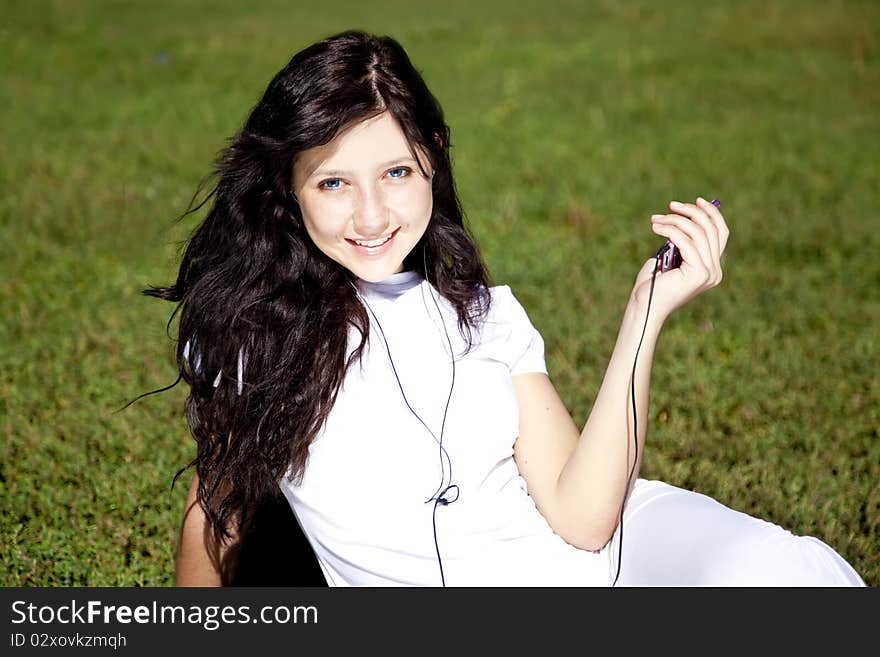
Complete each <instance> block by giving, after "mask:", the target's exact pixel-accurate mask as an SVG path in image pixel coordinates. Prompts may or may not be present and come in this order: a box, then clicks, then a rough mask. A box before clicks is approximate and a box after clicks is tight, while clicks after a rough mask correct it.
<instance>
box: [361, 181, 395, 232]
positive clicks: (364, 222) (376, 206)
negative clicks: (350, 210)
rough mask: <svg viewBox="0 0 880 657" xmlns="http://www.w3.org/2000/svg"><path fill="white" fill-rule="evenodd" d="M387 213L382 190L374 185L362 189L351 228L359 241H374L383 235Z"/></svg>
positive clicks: (386, 225)
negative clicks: (352, 227)
mask: <svg viewBox="0 0 880 657" xmlns="http://www.w3.org/2000/svg"><path fill="white" fill-rule="evenodd" d="M389 214H390V213H389V211H388V207H387V204H386V202H385V197H384V194H383V193H382V190H380V189H378V188H377V187H376V186H375V185H368V186H365V187H362V188H361V190H360V193H359V194H358V202H357V204H356V207H355V209H354V217H353V222H352V223H353V226H354V230H355V232H356V233H357V235H358V237H359V238H361V239H366V240H369V239H376V238H378V237H381V236H382V235H384V234H385V232H386V230H387V228H388V223H389Z"/></svg>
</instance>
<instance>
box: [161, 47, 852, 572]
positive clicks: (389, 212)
mask: <svg viewBox="0 0 880 657" xmlns="http://www.w3.org/2000/svg"><path fill="white" fill-rule="evenodd" d="M212 198H213V205H212V206H211V208H210V210H209V212H208V215H207V217H206V218H205V220H204V221H203V223H202V224H201V225H200V226H199V227H198V229H197V230H196V231H195V233H194V234H193V236H192V238H191V239H190V241H189V243H188V245H187V249H186V252H185V253H184V256H183V260H182V262H181V266H180V272H179V274H178V278H177V281H176V283H175V284H174V285H171V286H169V287H165V288H154V289H151V290H148V291H147V293H149V294H152V295H155V296H158V297H160V298H163V299H167V300H170V301H174V302H177V303H178V304H179V307H178V309H179V310H180V311H181V314H180V336H179V338H180V339H179V344H178V350H177V362H178V367H179V370H180V376H181V377H182V378H183V379H184V380H185V381H186V383H187V384H188V385H189V386H190V394H189V397H188V399H187V404H186V413H187V419H188V421H189V424H190V427H191V430H192V432H193V435H194V437H195V439H196V445H197V455H196V457H195V458H194V460H193V461H192V462H191V463H190V465H191V466H195V469H196V475H195V476H194V477H193V484H192V486H191V488H190V494H189V498H188V500H187V504H186V511H185V515H184V520H183V525H182V530H181V539H180V545H179V549H178V561H177V582H178V584H183V585H190V584H195V585H206V584H221V583H229V582H233V581H236V579H235V573H236V565H237V561H238V555H239V553H241V552H242V550H241V541H240V539H241V538H242V537H246V536H251V535H252V534H253V529H254V527H256V525H257V524H259V525H260V526H261V530H262V531H263V532H264V533H265V531H266V525H265V521H260V522H258V523H254V522H253V518H254V516H255V511H256V510H257V509H258V508H260V507H261V506H263V507H265V505H266V504H267V502H268V501H271V500H274V499H277V498H278V496H279V492H280V493H281V494H283V496H284V499H285V500H286V502H287V503H288V504H289V508H290V509H291V510H292V512H293V513H294V515H295V518H296V522H297V524H298V525H299V527H301V529H302V531H303V534H304V535H305V537H306V539H307V540H308V542H309V544H310V546H311V548H312V549H313V550H314V554H315V556H316V557H317V563H318V565H319V567H320V569H321V573H322V574H323V577H324V578H325V580H326V581H327V583H329V584H331V585H336V586H352V585H373V586H375V585H392V586H396V585H426V586H431V585H444V586H445V585H447V584H449V585H456V586H475V585H482V586H506V585H520V586H523V585H529V586H532V585H534V586H564V585H575V586H607V585H613V584H615V583H617V582H618V581H619V582H620V583H622V584H629V585H652V584H678V585H707V584H716V585H742V584H748V585H761V584H778V585H860V584H862V582H861V579H860V578H859V576H858V574H857V573H856V572H855V571H854V570H853V569H852V568H851V567H850V566H849V564H847V563H846V562H845V561H844V560H843V559H842V558H841V557H840V556H839V555H838V554H837V553H836V552H835V551H834V550H832V549H831V548H830V547H829V546H827V545H825V544H824V543H822V542H821V541H818V540H817V539H814V538H811V537H798V536H794V535H792V534H790V533H789V532H787V531H785V530H784V529H782V528H780V527H778V526H776V525H773V524H771V523H768V522H764V521H762V520H760V519H757V518H753V517H751V516H748V515H746V514H743V513H739V512H737V511H734V510H732V509H728V508H726V507H724V506H723V505H721V504H719V503H718V502H716V501H715V500H712V499H710V498H708V497H705V496H703V495H699V494H697V493H693V492H690V491H684V490H681V489H677V488H674V487H672V486H669V485H667V484H665V483H662V482H657V481H646V480H643V479H636V478H635V477H634V475H636V474H637V473H638V469H639V465H640V461H641V455H642V453H643V451H644V442H645V430H646V421H645V420H646V418H647V411H648V408H647V407H648V387H649V380H650V371H651V362H652V359H653V353H654V348H655V345H656V342H657V337H658V335H659V332H660V329H661V327H662V325H663V322H664V321H665V319H666V318H667V317H668V316H669V315H670V314H671V313H672V312H673V311H674V310H675V309H676V308H678V307H680V306H682V305H684V304H685V303H687V302H688V301H689V300H690V299H692V298H694V297H695V296H696V295H698V294H700V293H702V292H703V291H705V290H708V289H710V288H712V287H714V286H715V285H717V284H718V283H719V282H720V281H721V268H720V257H721V254H722V252H723V251H724V249H725V246H726V243H727V238H728V228H727V223H726V220H725V218H724V216H723V215H722V214H721V212H720V210H719V208H718V207H716V206H715V205H713V204H712V203H709V202H708V201H706V200H705V199H702V198H698V199H696V201H695V202H694V203H676V202H673V203H671V204H670V206H669V207H670V210H671V212H670V213H668V214H659V215H655V217H653V218H652V222H653V230H654V231H655V232H656V233H658V234H659V235H662V236H664V237H666V238H667V239H669V240H670V242H671V243H673V244H674V245H675V247H676V248H677V249H678V250H679V252H680V255H681V259H682V260H681V265H680V266H679V267H678V268H676V269H671V270H669V271H664V272H662V273H658V270H659V256H658V259H657V260H655V259H654V258H651V259H649V260H648V261H647V262H646V263H645V264H644V266H643V267H642V268H641V270H640V271H639V272H638V274H637V275H636V278H635V284H634V286H633V289H632V292H631V294H630V298H629V300H628V302H627V305H626V309H625V313H624V318H623V322H622V325H621V328H620V332H619V334H618V339H617V343H616V345H615V348H614V352H613V354H612V356H611V360H610V363H609V365H608V369H607V371H606V373H605V378H604V380H603V382H602V386H601V388H600V390H599V394H598V396H597V398H596V401H595V404H594V406H593V408H592V410H591V412H590V415H589V418H587V421H586V423H585V425H584V427H583V430H582V431H581V430H579V429H578V426H577V425H576V424H575V422H574V421H573V419H572V418H571V416H570V415H569V414H568V411H567V410H566V406H565V404H564V403H563V402H562V400H561V399H560V398H559V396H558V394H557V393H556V390H555V387H554V385H553V383H552V382H551V380H550V378H549V376H548V373H547V368H546V364H545V360H544V342H543V339H542V337H541V335H540V333H539V332H538V331H537V330H536V329H535V327H534V326H533V325H532V323H531V321H530V320H529V317H528V315H527V313H526V311H525V309H524V308H523V307H522V306H521V305H520V303H519V302H518V301H517V299H516V297H515V296H514V295H513V293H512V291H511V289H510V288H509V287H508V286H504V285H500V286H493V285H490V282H489V277H488V274H487V272H486V268H485V266H484V264H483V262H482V259H481V257H480V255H479V251H478V249H477V246H476V244H475V243H474V241H473V239H472V237H471V236H470V235H469V233H468V232H467V230H466V229H465V228H464V224H463V218H462V211H461V207H460V204H459V201H458V197H457V195H456V192H455V185H454V182H453V178H452V170H451V165H450V158H449V129H448V127H447V126H446V124H445V122H444V120H443V114H442V111H441V109H440V105H439V104H438V103H437V101H436V99H435V98H434V97H433V96H432V95H431V93H430V92H429V91H428V89H427V87H426V86H425V83H424V81H423V80H422V78H421V76H420V75H419V74H418V72H417V71H416V70H415V69H414V68H413V66H412V64H411V63H410V61H409V59H408V57H407V55H406V53H405V52H404V50H403V48H402V47H401V46H400V45H399V44H398V43H397V42H396V41H394V40H393V39H391V38H389V37H375V36H371V35H368V34H364V33H361V32H346V33H343V34H340V35H336V36H334V37H331V38H328V39H325V40H323V41H321V42H319V43H316V44H314V45H312V46H310V47H308V48H306V49H305V50H303V51H302V52H300V53H298V54H296V55H295V56H294V57H293V59H292V60H291V61H290V63H289V64H288V65H287V66H285V67H284V69H282V70H281V71H280V72H279V73H278V74H277V75H276V77H275V78H274V79H273V80H272V82H271V83H270V84H269V87H268V89H267V90H266V93H265V94H264V96H263V98H262V99H261V101H260V102H259V103H258V104H257V106H256V107H255V108H254V110H253V112H252V114H251V115H250V117H249V118H248V120H247V122H246V124H245V126H244V128H243V130H242V131H241V132H240V133H239V134H238V135H236V136H235V138H234V139H233V140H232V144H231V145H230V147H229V148H228V149H227V150H226V152H225V153H224V156H223V158H222V159H221V161H220V164H219V180H218V182H217V185H216V188H215V189H214V193H213V195H212ZM649 307H650V310H651V313H650V315H649V314H648V308H649ZM456 329H457V330H456ZM636 355H638V361H637V366H636V365H634V361H635V360H636ZM355 365H357V367H355ZM631 389H632V390H634V392H633V394H632V397H630V396H629V393H630V390H631ZM630 427H633V433H634V434H635V435H634V436H633V437H632V438H630ZM636 428H637V430H636ZM624 527H625V528H626V532H627V536H628V539H627V547H626V549H623V544H622V540H623V532H624ZM239 572H240V571H239ZM618 576H619V580H618ZM279 577H280V574H279Z"/></svg>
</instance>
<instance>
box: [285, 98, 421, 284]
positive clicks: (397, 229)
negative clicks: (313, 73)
mask: <svg viewBox="0 0 880 657" xmlns="http://www.w3.org/2000/svg"><path fill="white" fill-rule="evenodd" d="M416 150H417V151H418V149H416ZM419 156H420V157H421V158H422V168H423V169H424V170H425V171H426V172H429V173H430V171H431V165H430V163H429V161H428V158H427V157H426V156H425V155H424V153H421V152H419ZM293 191H294V193H295V194H296V197H297V199H298V201H299V207H300V210H301V211H302V217H303V223H304V224H305V227H306V231H307V232H308V234H309V237H311V238H312V241H313V242H314V243H315V245H316V246H317V247H318V248H319V249H321V251H323V252H324V253H325V254H326V255H327V256H329V257H330V258H332V259H333V260H335V261H336V262H338V263H339V264H340V265H342V266H343V267H345V268H347V269H348V270H349V271H351V272H352V273H354V274H355V275H356V276H358V277H360V278H362V279H363V280H366V281H370V282H378V281H381V280H382V279H384V278H387V277H388V276H390V275H391V274H395V273H398V272H400V271H402V270H403V259H404V258H405V257H406V256H407V254H409V252H410V251H411V250H412V249H413V247H414V246H415V245H416V243H417V242H418V241H419V239H420V238H421V237H422V235H423V234H424V232H425V229H426V228H427V227H428V221H429V220H430V218H431V210H432V208H433V197H432V193H431V179H430V178H429V177H425V176H423V175H422V173H421V171H420V169H419V164H418V162H416V160H415V159H414V158H413V156H412V154H411V153H410V151H409V146H408V144H407V141H406V138H405V137H404V135H403V131H402V130H401V129H400V126H399V125H398V124H397V121H395V120H394V118H393V117H392V116H391V115H390V114H389V113H388V112H385V113H383V114H380V115H378V116H376V117H374V118H372V119H367V120H366V121H363V122H361V123H357V124H355V125H353V126H352V127H350V128H348V129H346V130H344V131H343V132H341V133H340V134H338V135H337V136H336V137H335V138H334V139H333V141H331V142H330V143H329V144H326V145H324V146H318V147H315V148H310V149H309V150H307V151H303V152H302V153H301V154H300V155H299V157H298V158H297V159H296V161H295V162H294V166H293Z"/></svg>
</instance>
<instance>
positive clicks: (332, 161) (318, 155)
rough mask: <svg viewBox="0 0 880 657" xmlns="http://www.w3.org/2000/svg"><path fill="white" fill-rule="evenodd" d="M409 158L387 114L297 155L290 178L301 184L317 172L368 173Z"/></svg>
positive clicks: (403, 139) (398, 130)
mask: <svg viewBox="0 0 880 657" xmlns="http://www.w3.org/2000/svg"><path fill="white" fill-rule="evenodd" d="M403 157H412V153H411V152H410V147H409V144H408V143H407V140H406V136H405V135H404V134H403V130H402V129H401V128H400V125H399V124H398V123H397V121H396V120H394V117H392V116H391V114H389V113H388V112H383V113H382V114H379V115H378V116H375V117H372V118H369V119H366V120H364V121H361V122H359V123H355V124H354V125H352V126H349V127H348V128H346V129H344V130H343V131H342V132H340V133H339V134H338V135H336V137H334V138H333V140H332V141H330V142H329V143H327V144H324V145H323V146H315V147H314V148H310V149H308V150H305V151H303V152H302V153H300V154H299V157H297V158H296V161H295V162H294V178H295V179H299V180H304V179H306V178H308V177H309V176H311V175H313V174H314V173H315V172H316V171H317V170H318V169H323V170H328V169H333V170H340V171H352V172H356V171H359V170H365V171H366V170H372V169H374V168H376V167H378V166H379V165H380V164H382V163H385V162H388V161H389V160H392V159H396V158H403Z"/></svg>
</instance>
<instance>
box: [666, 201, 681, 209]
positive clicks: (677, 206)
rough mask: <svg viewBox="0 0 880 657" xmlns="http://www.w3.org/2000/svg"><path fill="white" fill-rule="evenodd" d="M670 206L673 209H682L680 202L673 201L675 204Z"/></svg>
mask: <svg viewBox="0 0 880 657" xmlns="http://www.w3.org/2000/svg"><path fill="white" fill-rule="evenodd" d="M669 205H671V206H672V207H673V208H680V207H682V204H681V203H679V202H678V201H673V202H672V203H670V204H669Z"/></svg>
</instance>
